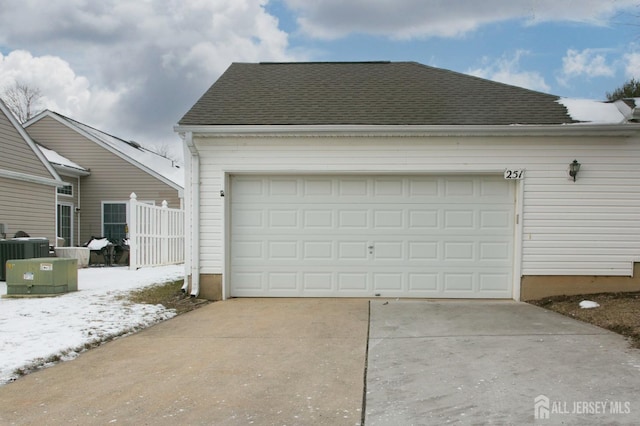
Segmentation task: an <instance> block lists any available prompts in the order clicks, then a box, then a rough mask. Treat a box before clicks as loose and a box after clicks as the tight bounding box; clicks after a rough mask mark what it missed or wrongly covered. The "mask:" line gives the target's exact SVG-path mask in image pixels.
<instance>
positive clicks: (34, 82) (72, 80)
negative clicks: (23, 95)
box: [0, 50, 123, 125]
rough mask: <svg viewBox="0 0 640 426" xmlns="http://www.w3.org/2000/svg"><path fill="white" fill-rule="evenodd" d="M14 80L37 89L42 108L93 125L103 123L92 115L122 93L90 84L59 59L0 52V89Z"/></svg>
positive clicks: (100, 112) (99, 114) (109, 106)
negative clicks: (39, 93) (40, 95)
mask: <svg viewBox="0 0 640 426" xmlns="http://www.w3.org/2000/svg"><path fill="white" fill-rule="evenodd" d="M15 82H19V83H21V84H27V85H28V86H30V87H33V88H37V89H39V90H40V92H41V94H42V98H41V100H40V103H41V106H42V107H43V108H45V109H50V110H54V111H56V112H59V113H61V114H63V115H68V116H70V117H73V118H75V119H77V120H79V121H83V120H87V122H90V123H93V124H94V125H100V124H105V123H101V122H100V121H99V120H98V121H96V118H98V117H104V116H106V114H108V112H109V110H110V109H112V108H113V107H114V106H115V105H117V103H118V101H119V100H120V98H121V96H122V95H123V93H120V92H117V91H111V90H108V89H98V88H94V87H91V86H90V84H89V80H88V79H87V78H85V77H82V76H78V75H76V74H75V72H74V71H73V70H72V69H71V66H70V65H69V63H67V62H66V61H64V60H63V59H61V58H58V57H55V56H41V57H34V56H32V55H31V53H29V52H26V51H23V50H15V51H13V52H11V53H9V54H8V55H6V56H3V55H2V54H0V89H3V90H4V89H6V88H9V87H11V86H12V85H13V84H14V83H15Z"/></svg>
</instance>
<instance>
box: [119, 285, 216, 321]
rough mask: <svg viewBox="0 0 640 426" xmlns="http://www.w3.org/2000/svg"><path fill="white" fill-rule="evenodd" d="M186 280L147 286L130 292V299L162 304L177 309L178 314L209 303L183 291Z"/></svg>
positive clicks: (137, 301)
mask: <svg viewBox="0 0 640 426" xmlns="http://www.w3.org/2000/svg"><path fill="white" fill-rule="evenodd" d="M183 282H184V281H182V280H180V281H174V282H170V283H167V284H163V285H159V286H153V287H146V288H143V289H140V290H135V291H132V292H131V293H129V295H128V297H127V298H128V300H129V301H131V302H132V303H147V304H150V305H162V306H164V307H165V308H167V309H175V311H176V313H177V314H178V315H180V314H184V313H185V312H189V311H192V310H194V309H197V308H199V307H200V306H203V305H206V304H207V303H209V302H208V301H207V300H204V299H196V298H192V297H190V296H189V295H188V294H186V293H183V292H182V290H181V289H182V284H183Z"/></svg>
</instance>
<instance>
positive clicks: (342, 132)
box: [174, 123, 640, 137]
mask: <svg viewBox="0 0 640 426" xmlns="http://www.w3.org/2000/svg"><path fill="white" fill-rule="evenodd" d="M174 130H175V131H176V132H178V133H186V132H192V133H193V134H202V135H206V136H210V137H216V136H224V137H231V136H238V137H246V136H296V135H306V136H308V135H325V136H332V135H337V136H432V137H433V136H459V137H471V136H618V137H629V136H634V135H640V124H638V123H616V124H610V123H602V124H601V123H575V124H552V125H520V124H511V125H437V126H431V125H424V126H416V125H379V126H372V125H303V126H301V125H238V126H230V125H178V126H175V127H174Z"/></svg>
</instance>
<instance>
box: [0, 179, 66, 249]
mask: <svg viewBox="0 0 640 426" xmlns="http://www.w3.org/2000/svg"><path fill="white" fill-rule="evenodd" d="M55 192H56V189H55V188H54V187H52V186H45V185H39V184H36V183H30V182H22V181H19V180H15V179H5V178H0V200H2V202H1V203H0V223H4V224H6V225H8V227H9V232H8V233H7V237H13V235H14V234H15V233H16V232H17V231H24V232H26V233H27V234H29V235H30V236H32V237H44V238H48V239H49V242H50V244H51V245H54V244H55V230H56V221H55V214H56V213H55V212H56V207H55V206H56V205H55Z"/></svg>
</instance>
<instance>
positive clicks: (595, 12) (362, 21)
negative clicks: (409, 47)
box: [284, 0, 637, 39]
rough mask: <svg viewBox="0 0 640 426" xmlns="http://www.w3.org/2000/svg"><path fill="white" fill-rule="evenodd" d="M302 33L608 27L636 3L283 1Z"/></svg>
mask: <svg viewBox="0 0 640 426" xmlns="http://www.w3.org/2000/svg"><path fill="white" fill-rule="evenodd" d="M284 1H285V3H286V4H287V5H288V7H289V8H290V9H292V10H293V11H295V12H296V13H297V14H299V17H298V25H299V26H300V29H301V31H302V32H303V33H305V34H307V35H309V36H311V37H316V38H321V39H336V38H340V37H344V36H346V35H348V34H351V33H365V34H376V35H383V36H387V37H391V38H399V39H409V38H421V37H458V36H461V35H463V34H465V33H468V32H470V31H473V30H475V29H477V28H479V27H481V26H483V25H487V24H490V23H495V22H501V21H507V20H514V19H517V20H523V21H525V22H526V23H527V24H528V25H534V24H537V23H541V22H550V21H570V22H583V23H589V24H592V25H605V24H607V22H608V20H609V19H610V18H611V17H612V16H614V15H615V14H616V13H617V12H619V11H620V10H623V9H626V8H630V7H635V6H636V5H637V1H636V0H617V1H602V0H581V1H580V2H579V5H578V4H577V3H578V2H576V1H567V0H512V1H505V0H483V1H478V0H429V1H425V0H376V1H375V2H372V1H371V0H350V1H344V0H315V1H309V0H284Z"/></svg>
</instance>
